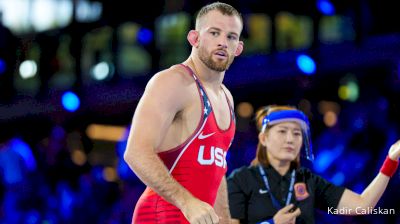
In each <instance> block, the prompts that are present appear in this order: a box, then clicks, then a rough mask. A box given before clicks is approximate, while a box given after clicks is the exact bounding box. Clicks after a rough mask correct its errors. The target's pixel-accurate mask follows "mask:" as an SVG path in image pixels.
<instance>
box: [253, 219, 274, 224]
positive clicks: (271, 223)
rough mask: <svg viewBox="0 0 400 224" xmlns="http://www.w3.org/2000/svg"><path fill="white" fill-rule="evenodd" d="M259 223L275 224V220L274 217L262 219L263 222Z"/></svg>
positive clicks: (259, 223) (258, 223)
mask: <svg viewBox="0 0 400 224" xmlns="http://www.w3.org/2000/svg"><path fill="white" fill-rule="evenodd" d="M257 224H275V222H274V218H271V219H268V220H265V221H261V222H257Z"/></svg>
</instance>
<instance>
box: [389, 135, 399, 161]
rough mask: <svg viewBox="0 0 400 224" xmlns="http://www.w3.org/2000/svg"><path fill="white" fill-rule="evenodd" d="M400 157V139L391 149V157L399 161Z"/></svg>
mask: <svg viewBox="0 0 400 224" xmlns="http://www.w3.org/2000/svg"><path fill="white" fill-rule="evenodd" d="M399 157H400V140H398V141H397V142H396V143H394V144H393V145H392V146H391V147H390V149H389V158H390V159H391V160H394V161H398V160H399Z"/></svg>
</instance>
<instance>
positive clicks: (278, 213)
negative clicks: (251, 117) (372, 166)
mask: <svg viewBox="0 0 400 224" xmlns="http://www.w3.org/2000/svg"><path fill="white" fill-rule="evenodd" d="M256 121H257V128H258V130H259V131H260V133H259V135H258V139H259V143H258V146H257V152H256V158H255V159H254V160H253V161H252V163H251V165H250V166H249V167H241V168H238V169H236V170H234V171H233V172H232V173H231V175H230V176H229V177H228V191H229V206H230V211H231V216H232V224H238V223H262V224H268V223H270V224H271V223H275V224H282V223H315V220H314V211H315V208H318V209H321V210H326V211H327V212H328V213H330V214H343V215H360V214H371V213H373V212H374V210H373V207H375V205H376V204H377V202H378V201H379V199H380V198H381V196H382V194H383V192H384V191H385V189H386V186H387V184H388V182H389V180H390V177H391V176H392V175H393V174H394V172H395V171H396V169H397V166H398V159H399V157H400V141H397V142H396V143H395V144H393V145H392V147H391V148H390V150H389V153H388V156H387V158H386V160H385V162H384V164H383V166H382V168H381V170H380V172H379V174H378V175H377V176H376V178H375V179H374V180H373V181H372V182H371V183H370V184H369V186H368V187H367V188H366V189H365V190H364V192H363V193H362V194H357V193H355V192H353V191H351V190H349V189H346V188H344V187H340V186H335V185H333V184H332V183H329V182H328V181H326V180H325V179H323V178H321V177H320V176H317V175H315V174H313V173H312V172H311V171H310V170H308V169H305V168H301V167H300V154H301V153H304V154H305V156H306V158H308V159H309V160H312V159H313V154H312V147H311V141H310V132H309V130H310V128H309V122H308V119H307V117H306V116H305V115H304V114H303V113H302V112H301V111H299V110H297V109H296V108H294V107H290V106H268V107H265V108H262V109H260V110H258V111H257V113H256Z"/></svg>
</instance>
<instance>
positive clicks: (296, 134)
mask: <svg viewBox="0 0 400 224" xmlns="http://www.w3.org/2000/svg"><path fill="white" fill-rule="evenodd" d="M293 134H294V136H302V134H301V132H297V131H296V132H294V133H293Z"/></svg>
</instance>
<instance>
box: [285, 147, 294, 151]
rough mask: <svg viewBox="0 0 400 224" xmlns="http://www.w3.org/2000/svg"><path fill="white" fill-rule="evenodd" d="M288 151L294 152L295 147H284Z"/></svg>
mask: <svg viewBox="0 0 400 224" xmlns="http://www.w3.org/2000/svg"><path fill="white" fill-rule="evenodd" d="M284 149H285V150H286V151H287V152H294V148H292V147H285V148H284Z"/></svg>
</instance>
